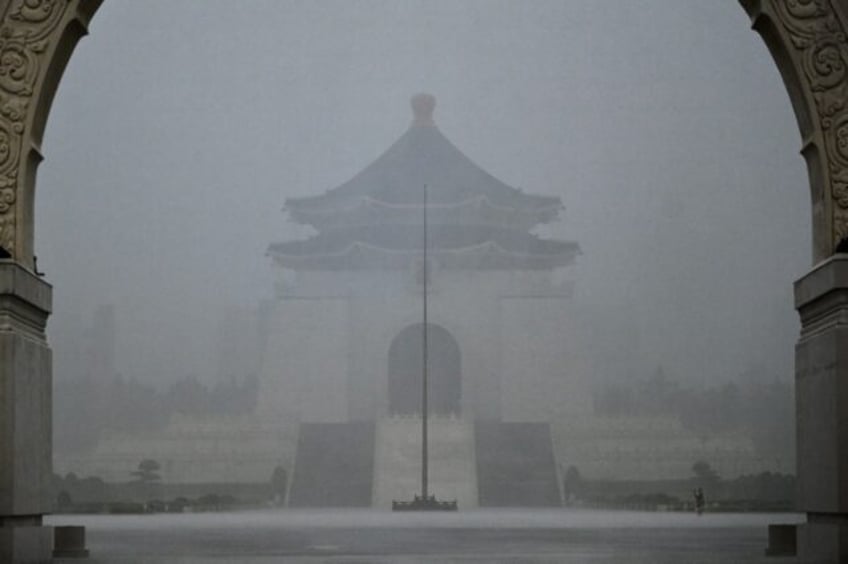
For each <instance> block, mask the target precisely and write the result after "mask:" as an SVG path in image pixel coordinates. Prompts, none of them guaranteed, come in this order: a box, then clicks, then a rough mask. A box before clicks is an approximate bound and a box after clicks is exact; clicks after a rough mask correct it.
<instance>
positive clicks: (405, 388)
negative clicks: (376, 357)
mask: <svg viewBox="0 0 848 564" xmlns="http://www.w3.org/2000/svg"><path fill="white" fill-rule="evenodd" d="M423 343H424V325H423V324H422V323H416V324H415V325H410V326H409V327H407V328H405V329H403V330H402V331H401V332H400V333H398V334H397V336H396V337H395V338H394V339H393V340H392V344H391V346H390V347H389V359H388V362H389V381H388V384H389V413H392V414H399V415H411V414H414V413H421V378H422V375H423V371H424V367H423V361H424V355H423V352H422V347H423ZM427 350H428V354H427V374H428V389H429V393H428V403H429V406H428V407H429V408H428V411H429V412H430V413H437V414H441V415H448V414H452V413H455V414H459V413H460V409H461V407H460V405H461V402H460V400H461V397H462V360H461V354H460V352H459V344H457V342H456V339H454V337H453V335H451V334H450V332H449V331H448V330H447V329H445V328H443V327H440V326H438V325H433V324H427Z"/></svg>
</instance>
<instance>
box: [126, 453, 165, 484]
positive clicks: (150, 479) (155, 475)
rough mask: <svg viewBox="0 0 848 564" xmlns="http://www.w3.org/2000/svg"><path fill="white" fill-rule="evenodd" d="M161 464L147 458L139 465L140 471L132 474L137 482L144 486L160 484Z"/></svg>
mask: <svg viewBox="0 0 848 564" xmlns="http://www.w3.org/2000/svg"><path fill="white" fill-rule="evenodd" d="M159 469H160V466H159V463H158V462H156V461H155V460H153V459H151V458H145V459H144V460H142V461H141V462H139V463H138V470H134V471H132V472H131V474H132V475H133V476H135V478H136V481H137V482H139V483H142V484H153V483H156V482H159V481H160V480H161V479H162V476H160V475H159Z"/></svg>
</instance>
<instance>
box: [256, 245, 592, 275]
mask: <svg viewBox="0 0 848 564" xmlns="http://www.w3.org/2000/svg"><path fill="white" fill-rule="evenodd" d="M578 254H580V249H579V247H578V246H577V244H576V243H567V244H563V248H562V250H561V251H559V252H547V253H527V252H519V251H511V250H508V249H505V248H503V247H501V246H500V245H498V244H497V243H493V242H487V243H483V244H479V245H473V246H469V247H463V248H458V249H432V250H430V251H428V256H429V257H430V258H431V259H432V260H434V261H435V262H436V263H437V264H438V265H439V268H444V269H494V270H511V269H529V270H545V269H553V268H560V267H563V266H568V265H569V264H572V263H573V262H574V260H575V258H576V257H577V255H578ZM268 255H269V256H271V257H272V258H273V260H274V262H275V264H277V265H278V266H281V267H283V268H290V269H293V270H367V269H397V268H408V267H409V265H410V264H411V263H412V261H414V260H416V259H420V258H421V251H420V250H418V249H390V248H385V247H378V246H374V245H368V244H365V243H359V242H357V243H352V244H350V245H349V246H347V247H346V248H345V249H342V250H340V251H338V252H328V253H286V252H282V251H277V250H274V249H273V247H272V248H269V250H268Z"/></svg>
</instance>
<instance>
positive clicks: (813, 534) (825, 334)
mask: <svg viewBox="0 0 848 564" xmlns="http://www.w3.org/2000/svg"><path fill="white" fill-rule="evenodd" d="M795 306H796V308H797V309H798V312H799V314H800V316H801V337H800V339H799V341H798V344H797V346H796V348H795V359H796V360H795V397H796V400H795V401H796V413H797V417H796V419H797V438H798V449H797V456H798V461H797V474H798V501H799V503H798V505H799V509H800V510H801V511H804V512H805V513H806V514H807V523H806V524H804V525H801V526H800V527H799V528H798V556H799V559H800V561H801V562H805V563H819V562H820V563H825V562H848V254H836V255H834V256H832V257H831V258H829V259H827V260H825V261H823V262H821V263H820V264H818V265H817V266H816V267H814V268H813V270H812V271H811V272H810V273H808V274H807V275H806V276H804V277H803V278H802V279H800V280H799V281H797V282H796V283H795Z"/></svg>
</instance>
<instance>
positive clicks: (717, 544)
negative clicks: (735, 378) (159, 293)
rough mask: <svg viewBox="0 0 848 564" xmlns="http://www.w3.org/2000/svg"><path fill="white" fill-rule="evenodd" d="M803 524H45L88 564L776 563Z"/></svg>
mask: <svg viewBox="0 0 848 564" xmlns="http://www.w3.org/2000/svg"><path fill="white" fill-rule="evenodd" d="M801 520H802V517H801V516H799V515H794V514H777V515H767V514H705V515H703V516H701V517H698V516H696V515H691V514H681V513H642V512H631V511H592V510H539V511H530V510H504V511H490V510H478V511H468V512H461V513H456V514H392V513H389V512H381V511H373V510H338V511H334V510H315V511H305V510H298V511H290V510H287V511H279V510H262V511H245V512H234V513H207V514H182V515H136V516H106V515H90V516H88V515H85V516H67V515H61V516H53V517H51V518H50V520H49V521H50V523H51V524H54V525H85V526H86V527H87V535H88V548H89V550H90V551H91V557H90V559H89V560H88V561H89V562H92V563H101V562H102V563H106V562H118V563H146V562H150V563H165V562H168V563H171V562H174V563H184V564H190V563H191V564H194V563H200V562H213V563H222V562H245V563H260V562H261V563H265V562H291V563H322V562H327V563H345V564H367V563H388V562H398V563H402V564H406V563H424V562H427V563H430V562H433V563H435V562H442V563H481V562H492V563H504V564H506V563H509V564H531V563H553V562H557V563H572V562H574V563H580V562H587V563H602V562H609V563H612V562H616V563H618V562H624V563H645V564H648V563H652V564H653V563H657V564H664V563H668V564H672V563H674V564H677V563H682V562H686V563H699V562H703V563H730V562H733V563H735V562H764V563H765V562H774V560H772V559H768V558H765V557H764V555H763V550H764V549H765V547H766V544H767V529H766V527H767V525H768V524H769V523H795V522H800V521H801ZM789 561H791V560H789ZM77 562H78V561H77ZM780 562H787V560H785V559H781V560H780Z"/></svg>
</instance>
